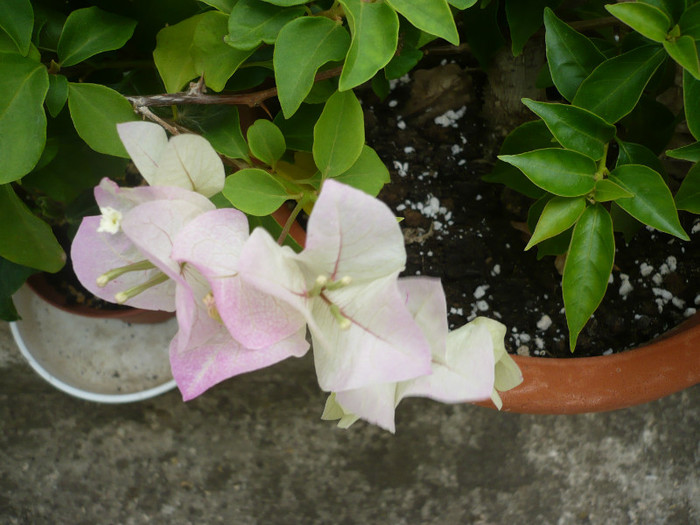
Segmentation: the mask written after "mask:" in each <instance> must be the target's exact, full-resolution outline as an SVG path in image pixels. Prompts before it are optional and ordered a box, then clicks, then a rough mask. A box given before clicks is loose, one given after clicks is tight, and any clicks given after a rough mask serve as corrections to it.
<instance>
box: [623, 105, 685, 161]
mask: <svg viewBox="0 0 700 525" xmlns="http://www.w3.org/2000/svg"><path fill="white" fill-rule="evenodd" d="M677 124H678V119H677V117H676V115H674V114H673V112H672V111H671V110H670V109H669V108H668V106H666V105H665V104H662V103H661V102H659V101H658V100H656V99H655V98H654V97H651V96H649V95H646V94H645V95H642V97H641V98H640V99H639V102H638V103H637V105H636V106H635V108H634V109H633V110H632V111H631V113H629V114H628V115H627V116H625V117H624V118H623V119H622V120H621V121H620V122H619V123H618V128H619V129H620V132H619V135H621V136H623V137H625V141H626V142H632V143H636V144H641V145H642V146H645V147H646V148H648V149H649V150H651V151H652V152H653V153H654V155H659V154H661V152H662V151H663V150H664V148H665V147H666V145H667V144H668V143H669V141H670V140H671V137H672V136H673V133H674V130H675V128H676V126H677ZM638 164H645V163H644V162H640V163H638ZM652 167H653V166H652ZM655 169H656V168H655Z"/></svg>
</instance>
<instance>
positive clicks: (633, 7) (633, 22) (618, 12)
mask: <svg viewBox="0 0 700 525" xmlns="http://www.w3.org/2000/svg"><path fill="white" fill-rule="evenodd" d="M605 9H607V10H608V12H609V13H610V14H611V15H613V16H614V17H615V18H617V19H618V20H621V21H623V22H624V23H625V24H627V25H628V26H630V27H631V28H632V29H634V30H635V31H637V32H638V33H640V34H642V35H644V36H645V37H647V38H648V39H650V40H653V41H655V42H664V41H665V40H666V33H668V30H669V29H670V28H671V19H670V18H669V17H668V16H667V15H666V13H664V12H663V11H662V10H661V9H659V8H658V7H654V6H652V5H649V4H645V3H642V2H624V3H620V4H610V5H606V6H605Z"/></svg>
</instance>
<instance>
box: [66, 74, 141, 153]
mask: <svg viewBox="0 0 700 525" xmlns="http://www.w3.org/2000/svg"><path fill="white" fill-rule="evenodd" d="M68 108H69V109H70V116H71V118H72V119H73V124H74V125H75V129H76V131H77V132H78V135H80V138H82V139H83V140H84V141H85V142H87V144H88V146H90V147H91V148H92V149H94V150H95V151H97V152H99V153H106V154H108V155H115V156H117V157H124V158H129V154H128V153H127V152H126V149H124V146H123V145H122V143H121V140H119V135H118V134H117V124H119V123H121V122H129V121H131V120H138V117H137V116H136V115H135V114H134V110H133V108H132V107H131V104H130V103H129V101H128V100H126V99H125V98H124V97H123V96H122V95H120V94H119V93H117V92H116V91H114V90H113V89H110V88H108V87H106V86H101V85H99V84H77V83H74V82H70V83H69V84H68Z"/></svg>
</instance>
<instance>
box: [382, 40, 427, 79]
mask: <svg viewBox="0 0 700 525" xmlns="http://www.w3.org/2000/svg"><path fill="white" fill-rule="evenodd" d="M422 58H423V51H421V50H420V49H406V47H405V46H404V48H403V49H402V50H401V53H400V54H397V55H394V58H392V59H391V60H390V61H389V63H388V64H387V65H386V67H385V68H384V71H385V73H386V78H387V79H389V80H393V79H395V78H401V77H402V76H404V75H405V74H407V73H408V72H409V71H411V70H412V69H413V68H414V67H415V66H416V65H417V64H418V62H420V61H421V59H422Z"/></svg>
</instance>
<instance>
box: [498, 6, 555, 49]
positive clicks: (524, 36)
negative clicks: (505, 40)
mask: <svg viewBox="0 0 700 525" xmlns="http://www.w3.org/2000/svg"><path fill="white" fill-rule="evenodd" d="M505 2H506V18H507V19H508V27H509V28H510V39H511V41H512V43H513V45H512V50H513V56H518V55H519V54H520V53H522V52H523V48H524V47H525V44H526V43H527V41H528V40H530V37H531V36H532V35H534V34H535V33H536V32H537V30H538V29H539V28H540V27H542V12H543V11H544V10H545V9H549V8H554V7H556V6H557V5H559V4H560V3H561V0H559V1H557V0H530V1H528V2H523V1H522V0H505Z"/></svg>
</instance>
